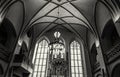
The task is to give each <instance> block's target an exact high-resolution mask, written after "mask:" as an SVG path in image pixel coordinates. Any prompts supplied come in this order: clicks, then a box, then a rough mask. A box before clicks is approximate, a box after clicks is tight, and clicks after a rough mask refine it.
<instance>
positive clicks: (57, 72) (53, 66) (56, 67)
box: [48, 31, 66, 77]
mask: <svg viewBox="0 0 120 77" xmlns="http://www.w3.org/2000/svg"><path fill="white" fill-rule="evenodd" d="M60 35H61V33H60V32H58V31H57V32H55V33H54V37H55V40H54V41H53V42H51V43H50V44H49V51H50V54H49V68H48V71H49V73H48V77H54V76H55V77H56V76H57V77H59V76H62V77H65V72H66V56H65V55H66V54H65V45H64V43H63V42H62V41H61V40H60Z"/></svg>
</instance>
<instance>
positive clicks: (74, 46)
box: [70, 40, 83, 77]
mask: <svg viewBox="0 0 120 77" xmlns="http://www.w3.org/2000/svg"><path fill="white" fill-rule="evenodd" d="M80 48H81V47H80V44H79V42H77V41H76V40H74V41H72V42H71V43H70V57H71V65H70V66H71V77H83V65H82V59H81V49H80Z"/></svg>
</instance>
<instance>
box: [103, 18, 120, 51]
mask: <svg viewBox="0 0 120 77" xmlns="http://www.w3.org/2000/svg"><path fill="white" fill-rule="evenodd" d="M101 39H102V44H103V46H104V47H103V49H104V51H107V50H109V49H110V48H111V47H112V46H114V45H116V44H117V41H118V40H119V39H120V37H119V34H118V32H117V30H116V27H115V25H114V22H113V20H112V19H111V20H109V21H108V22H107V23H106V24H105V27H104V29H103V32H102V35H101Z"/></svg>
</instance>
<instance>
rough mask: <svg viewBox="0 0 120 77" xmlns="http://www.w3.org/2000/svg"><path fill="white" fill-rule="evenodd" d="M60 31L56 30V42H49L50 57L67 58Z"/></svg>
mask: <svg viewBox="0 0 120 77" xmlns="http://www.w3.org/2000/svg"><path fill="white" fill-rule="evenodd" d="M60 35H61V33H60V32H58V31H57V32H55V33H54V37H55V40H54V42H51V43H50V44H49V50H50V54H51V55H50V58H52V60H53V59H65V46H64V43H63V42H62V41H61V40H60V38H59V37H60Z"/></svg>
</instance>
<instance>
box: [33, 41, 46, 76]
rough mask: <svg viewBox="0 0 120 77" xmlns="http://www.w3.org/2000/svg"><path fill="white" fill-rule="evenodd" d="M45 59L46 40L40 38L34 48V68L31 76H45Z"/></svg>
mask: <svg viewBox="0 0 120 77" xmlns="http://www.w3.org/2000/svg"><path fill="white" fill-rule="evenodd" d="M47 61H48V42H47V41H46V40H42V41H41V42H40V43H38V45H37V48H36V55H35V61H34V70H33V74H32V77H47V72H46V68H47Z"/></svg>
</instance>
